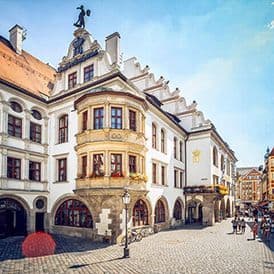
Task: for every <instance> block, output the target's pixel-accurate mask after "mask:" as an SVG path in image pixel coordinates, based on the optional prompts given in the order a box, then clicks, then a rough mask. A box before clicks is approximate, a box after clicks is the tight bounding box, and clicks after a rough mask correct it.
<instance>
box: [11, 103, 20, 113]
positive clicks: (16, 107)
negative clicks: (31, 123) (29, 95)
mask: <svg viewBox="0 0 274 274" xmlns="http://www.w3.org/2000/svg"><path fill="white" fill-rule="evenodd" d="M10 107H11V109H12V110H13V111H15V112H22V111H23V109H22V107H21V105H20V104H18V103H17V102H14V101H11V102H10Z"/></svg>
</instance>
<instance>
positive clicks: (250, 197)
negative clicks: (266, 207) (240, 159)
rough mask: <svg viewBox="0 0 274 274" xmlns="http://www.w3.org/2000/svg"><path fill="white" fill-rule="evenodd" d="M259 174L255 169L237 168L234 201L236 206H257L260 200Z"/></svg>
mask: <svg viewBox="0 0 274 274" xmlns="http://www.w3.org/2000/svg"><path fill="white" fill-rule="evenodd" d="M261 175H262V174H261V172H260V171H259V170H258V168H256V167H241V168H237V187H236V199H237V201H238V205H240V206H242V207H243V206H249V205H255V204H257V203H258V202H259V201H260V199H261Z"/></svg>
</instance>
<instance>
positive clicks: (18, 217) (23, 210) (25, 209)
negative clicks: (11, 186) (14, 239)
mask: <svg viewBox="0 0 274 274" xmlns="http://www.w3.org/2000/svg"><path fill="white" fill-rule="evenodd" d="M0 203H3V207H1V209H0V217H1V223H0V234H1V236H2V237H5V236H11V235H25V234H26V233H27V232H29V231H31V223H30V217H31V210H30V207H29V205H28V203H27V202H26V201H25V199H23V198H22V197H19V196H17V195H12V194H8V195H6V194H2V195H0ZM2 234H3V235H2Z"/></svg>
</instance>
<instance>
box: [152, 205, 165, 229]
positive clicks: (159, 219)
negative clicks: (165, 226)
mask: <svg viewBox="0 0 274 274" xmlns="http://www.w3.org/2000/svg"><path fill="white" fill-rule="evenodd" d="M154 216H155V220H154V222H155V224H158V223H164V222H165V221H166V214H165V205H164V203H163V202H162V201H161V200H158V201H157V203H156V205H155V214H154Z"/></svg>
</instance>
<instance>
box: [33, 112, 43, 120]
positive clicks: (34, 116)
mask: <svg viewBox="0 0 274 274" xmlns="http://www.w3.org/2000/svg"><path fill="white" fill-rule="evenodd" d="M31 115H32V116H33V118H35V119H36V120H41V119H42V115H41V113H40V112H39V111H37V110H35V109H33V110H32V111H31Z"/></svg>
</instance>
